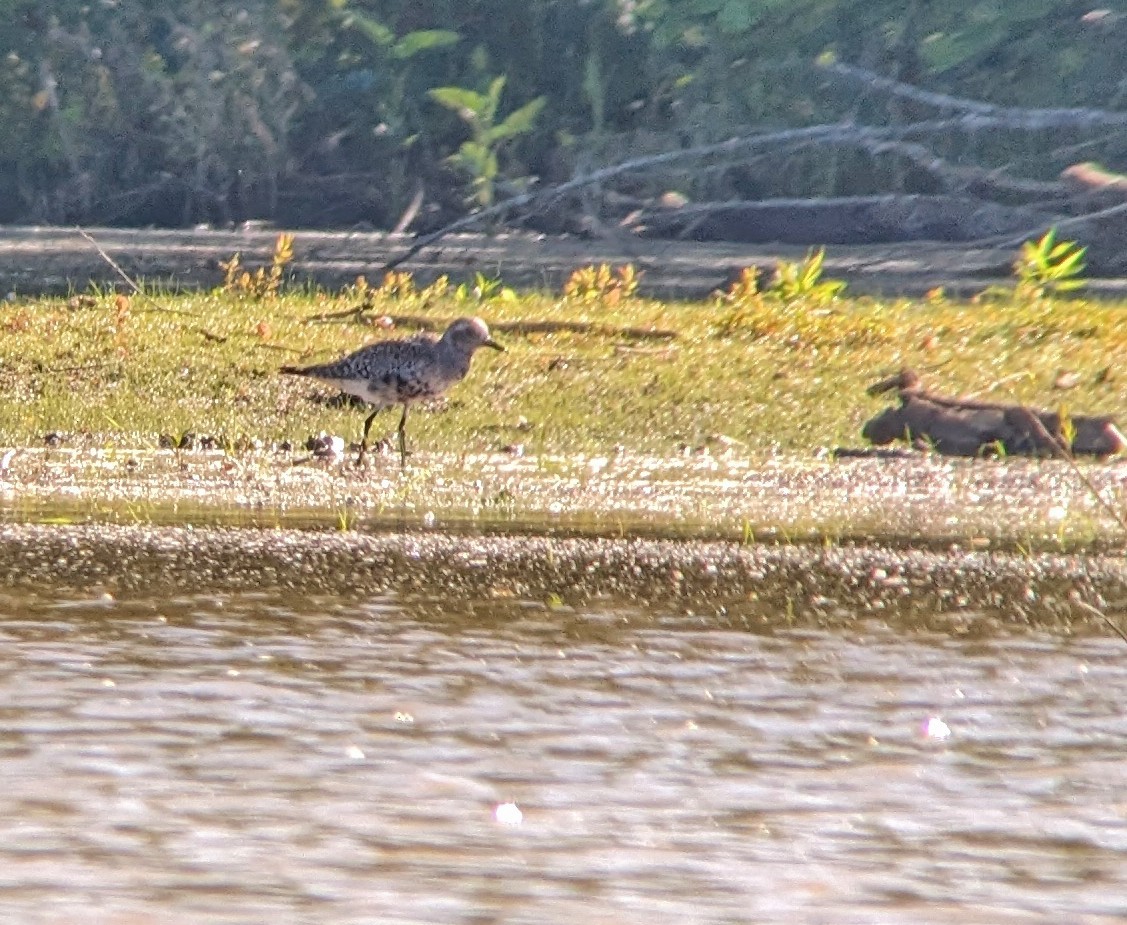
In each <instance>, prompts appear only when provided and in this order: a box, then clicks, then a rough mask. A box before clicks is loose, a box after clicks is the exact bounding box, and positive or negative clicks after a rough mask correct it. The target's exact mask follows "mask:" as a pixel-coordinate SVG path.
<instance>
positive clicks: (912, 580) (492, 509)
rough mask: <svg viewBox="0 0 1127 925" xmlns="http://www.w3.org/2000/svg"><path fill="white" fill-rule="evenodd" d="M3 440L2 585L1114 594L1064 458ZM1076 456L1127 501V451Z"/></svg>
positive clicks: (746, 600)
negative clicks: (243, 450)
mask: <svg viewBox="0 0 1127 925" xmlns="http://www.w3.org/2000/svg"><path fill="white" fill-rule="evenodd" d="M2 458H3V461H4V466H3V469H2V471H0V502H2V509H3V511H4V513H5V514H6V519H7V520H8V523H7V524H6V525H4V526H3V528H2V530H0V583H3V584H7V585H12V586H30V587H38V586H42V585H50V586H56V587H57V586H60V585H62V586H68V587H73V588H75V589H80V590H81V591H82V592H83V593H86V592H91V593H101V591H108V592H109V593H113V594H117V593H132V592H146V593H152V592H154V591H157V590H162V589H176V590H181V591H199V590H203V589H216V590H233V589H244V590H247V589H264V588H273V589H292V590H293V591H295V592H300V593H330V594H341V593H345V594H347V593H359V594H372V593H378V592H382V591H402V592H411V593H414V592H418V593H457V594H465V595H470V596H475V597H484V598H488V597H492V596H505V597H509V596H517V597H521V598H528V599H531V600H539V601H548V600H551V601H558V602H562V603H564V604H576V603H579V602H581V601H583V600H587V599H590V598H592V597H600V596H604V595H610V596H612V597H613V598H615V599H618V600H623V601H646V602H655V601H668V602H669V603H670V604H673V605H675V606H678V607H690V608H691V607H698V606H700V607H705V608H706V609H708V610H710V611H711V612H713V613H718V612H721V611H723V612H726V613H729V614H741V615H742V616H741V619H755V617H756V615H757V614H761V613H772V614H774V615H775V616H777V615H778V613H779V612H780V608H782V609H783V610H784V611H785V612H787V613H791V614H794V615H795V618H796V619H798V618H802V619H814V620H817V621H819V622H824V621H826V620H831V621H832V620H838V619H849V620H852V619H856V618H857V617H858V615H864V614H866V613H874V614H880V613H889V614H891V613H900V612H905V611H906V612H911V613H913V614H916V615H918V616H919V617H920V618H921V619H926V620H933V619H935V620H947V619H955V620H957V621H964V620H968V619H969V620H975V619H980V618H985V617H987V616H989V617H991V618H994V617H998V616H1004V617H1006V618H1007V619H1012V618H1016V619H1021V620H1053V621H1056V620H1073V619H1077V618H1083V619H1090V618H1091V614H1090V612H1089V610H1088V609H1087V608H1089V607H1093V606H1094V607H1098V608H1104V609H1108V608H1110V612H1112V613H1114V612H1115V610H1116V609H1117V608H1123V606H1124V601H1127V559H1125V558H1124V557H1123V555H1122V553H1121V550H1122V548H1123V545H1124V537H1123V535H1122V532H1123V531H1122V528H1121V526H1120V525H1119V524H1118V523H1117V522H1116V521H1114V520H1113V519H1112V518H1111V517H1110V516H1107V515H1105V514H1103V513H1102V512H1101V510H1100V508H1099V505H1098V504H1097V503H1096V501H1095V500H1094V498H1093V496H1092V492H1091V489H1090V488H1089V487H1088V486H1087V485H1085V484H1084V483H1083V482H1082V481H1081V480H1080V479H1078V478H1077V477H1076V475H1075V474H1074V473H1073V472H1072V471H1071V470H1070V469H1069V468H1068V467H1067V466H1066V465H1065V464H1063V463H1058V462H1021V461H1008V462H1005V463H997V462H968V461H958V460H944V459H936V458H926V457H920V458H916V459H906V460H905V459H899V460H880V459H859V460H847V461H837V462H834V461H831V460H805V461H795V460H789V461H786V460H778V461H766V462H764V461H760V462H757V463H754V464H753V463H751V462H749V461H748V460H745V459H741V458H740V457H738V456H736V455H731V456H727V457H725V456H723V455H721V456H712V455H707V454H703V455H702V454H695V455H693V456H690V457H686V458H684V459H678V460H668V459H666V460H659V459H649V458H643V457H627V456H623V457H616V458H572V459H556V458H547V459H545V458H535V459H529V458H512V457H508V456H505V455H503V454H494V455H491V456H487V457H454V456H439V455H436V456H427V455H421V456H419V457H416V458H413V459H412V461H411V463H410V464H409V465H408V468H407V470H406V471H405V472H401V471H400V470H399V467H398V464H397V463H396V462H395V461H394V460H391V459H389V458H378V459H377V460H376V461H375V464H374V465H373V466H372V467H371V468H369V469H365V470H359V471H358V470H356V469H355V468H354V467H353V466H352V465H351V464H350V462H349V461H344V462H329V463H326V462H322V461H317V460H309V461H306V462H299V463H298V464H295V462H294V458H293V457H292V455H290V454H267V453H261V452H256V453H248V454H246V455H244V456H241V457H240V456H229V455H227V454H224V453H221V452H192V453H176V452H174V451H168V450H165V451H148V452H139V451H137V452H130V451H127V450H122V449H114V450H91V449H87V450H62V449H49V450H48V449H36V450H30V449H19V450H15V451H12V452H11V453H4V454H3V457H2ZM1084 472H1085V474H1086V475H1087V476H1088V477H1089V479H1090V480H1091V481H1092V482H1093V484H1094V485H1095V486H1096V487H1097V488H1099V489H1100V490H1102V491H1103V492H1104V493H1105V495H1106V496H1107V498H1108V499H1109V500H1111V501H1112V502H1113V503H1115V504H1117V506H1118V509H1120V510H1122V509H1123V507H1124V505H1123V498H1124V485H1125V483H1127V464H1124V463H1112V464H1107V465H1102V466H1089V467H1086V468H1085V469H1084ZM1054 547H1055V549H1054ZM1056 550H1065V552H1067V554H1065V552H1061V551H1056ZM944 614H948V615H950V616H949V617H947V616H943V615H944Z"/></svg>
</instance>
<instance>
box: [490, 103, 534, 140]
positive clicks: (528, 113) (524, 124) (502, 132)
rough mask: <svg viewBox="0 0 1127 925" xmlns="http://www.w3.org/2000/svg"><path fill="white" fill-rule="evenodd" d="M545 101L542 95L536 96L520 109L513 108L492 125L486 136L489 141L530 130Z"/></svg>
mask: <svg viewBox="0 0 1127 925" xmlns="http://www.w3.org/2000/svg"><path fill="white" fill-rule="evenodd" d="M546 102H547V100H546V98H545V97H543V96H538V97H536V99H534V100H530V101H529V102H527V103H525V104H524V105H523V106H521V107H520V109H516V110H513V112H511V113H509V114H508V115H507V116H506V117H505V120H504V121H503V122H502V123H501V124H500V125H497V126H494V128H492V129H491V130H490V131H489V132H488V133H486V137H487V138H489V139H490V140H491V141H500V140H501V139H504V138H512V137H513V136H514V135H523V134H525V133H526V132H530V131H532V126H533V123H534V122H535V121H536V117H537V116H538V115H539V114H540V110H542V109H543V108H544V104H545V103H546Z"/></svg>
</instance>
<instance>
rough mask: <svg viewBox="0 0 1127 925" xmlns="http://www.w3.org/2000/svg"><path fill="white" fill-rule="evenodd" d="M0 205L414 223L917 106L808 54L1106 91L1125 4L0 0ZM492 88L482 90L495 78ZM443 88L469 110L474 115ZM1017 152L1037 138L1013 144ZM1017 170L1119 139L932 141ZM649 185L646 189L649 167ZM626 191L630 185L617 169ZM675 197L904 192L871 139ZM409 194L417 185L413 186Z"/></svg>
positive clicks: (1120, 44) (690, 182)
mask: <svg viewBox="0 0 1127 925" xmlns="http://www.w3.org/2000/svg"><path fill="white" fill-rule="evenodd" d="M0 11H3V13H4V14H5V15H4V16H3V18H2V19H0V116H2V118H3V122H4V126H5V132H4V133H3V134H2V135H0V184H2V189H3V193H4V195H3V196H2V197H0V220H3V221H9V222H11V221H38V222H53V223H68V222H83V223H94V222H98V223H118V224H145V223H157V224H164V225H181V224H191V223H196V222H202V221H206V222H213V223H226V222H231V221H238V220H242V219H248V218H262V219H273V220H276V221H279V222H282V223H286V224H291V225H334V226H348V225H352V224H355V223H360V222H364V223H367V224H370V225H372V226H374V227H381V228H382V227H391V226H393V225H394V224H395V223H396V221H397V220H398V218H399V217H400V215H401V214H402V213H404V211H405V210H407V209H408V208H409V206H410V204H411V202H412V201H413V200H415V201H417V202H421V204H422V207H421V212H420V213H419V214H418V215H417V216H416V217H415V219H414V224H413V225H412V227H413V228H415V229H419V228H427V227H433V226H435V225H436V224H439V223H441V222H442V221H444V220H447V219H449V218H450V217H452V216H454V215H456V214H458V213H459V212H461V211H464V210H466V209H468V208H471V207H473V206H474V205H476V204H484V203H486V202H489V201H492V200H493V199H494V198H495V197H496V196H503V195H506V194H508V193H511V192H512V191H514V190H516V189H520V188H522V184H524V183H527V182H530V180H531V179H532V178H536V179H537V180H538V182H540V183H541V184H544V183H555V182H560V181H562V180H565V179H567V178H569V177H571V176H572V175H573V174H574V173H575V172H576V171H577V170H587V169H591V168H593V167H597V166H603V165H605V164H613V163H616V162H618V161H621V160H624V159H626V158H628V157H637V156H639V155H643V154H646V153H657V152H661V151H669V150H677V149H680V148H685V147H691V146H693V145H699V144H705V143H709V142H715V141H717V140H721V139H724V138H728V137H730V136H732V135H737V134H740V133H742V132H745V131H747V130H749V129H750V128H751V127H753V126H761V125H764V124H769V125H779V126H783V125H808V124H812V123H819V122H834V121H838V120H843V119H858V120H863V121H869V122H873V123H879V122H881V121H888V120H890V119H896V120H904V119H913V118H929V117H931V116H933V115H934V111H933V110H928V109H927V108H926V107H922V106H919V105H917V104H914V103H913V102H912V101H910V100H908V101H905V100H903V99H897V98H890V97H889V96H887V95H882V94H880V93H877V92H870V91H867V90H866V89H865V88H863V87H859V86H858V85H857V84H850V83H846V82H844V81H841V80H838V79H835V78H834V77H833V75H829V74H827V73H826V72H825V71H822V70H819V69H818V68H817V67H816V65H815V62H816V60H817V59H818V58H819V56H826V55H830V56H833V57H835V58H836V59H837V60H841V61H846V62H851V63H855V64H859V65H862V66H864V67H865V68H868V69H870V70H872V71H875V72H878V73H881V74H885V75H888V76H892V77H895V78H897V79H898V80H902V81H905V82H908V83H913V84H916V85H919V86H922V87H926V88H928V89H931V90H937V91H941V92H946V93H953V94H958V95H962V96H968V97H974V98H977V99H982V100H987V101H991V102H995V103H1000V104H1005V105H1015V106H1091V107H1100V108H1104V109H1116V108H1119V107H1121V106H1122V104H1123V97H1124V94H1125V93H1127V82H1124V81H1123V79H1122V76H1121V62H1122V60H1123V57H1124V50H1125V49H1127V2H1122V0H1118V2H1112V3H1106V4H1103V6H1102V7H1101V8H1100V9H1098V10H1096V9H1093V8H1092V6H1091V5H1090V4H1087V3H1077V2H1069V0H1023V2H1021V3H1009V4H1007V3H998V2H996V0H956V2H952V3H943V4H940V3H932V2H928V0H900V2H891V0H883V2H882V0H587V2H577V0H519V2H516V0H491V2H486V0H460V2H452V0H410V2H408V0H237V2H235V0H177V2H170V0H156V2H153V0H148V2H144V0H118V2H114V3H110V2H88V0H82V2H80V0H53V2H46V3H44V2H40V0H0ZM502 78H503V79H502ZM459 100H460V101H462V102H463V103H465V102H469V103H473V102H474V101H477V102H478V103H480V107H479V108H478V110H475V109H474V107H473V106H472V105H469V106H467V105H461V106H460V105H459V102H458V101H459ZM1031 148H1032V150H1031ZM941 153H942V154H943V155H945V156H947V157H951V158H961V157H965V156H972V157H973V158H974V159H975V160H979V161H982V162H984V163H990V162H991V161H993V162H994V163H998V164H1005V165H1007V166H1008V167H1009V168H1011V169H1017V170H1018V171H1019V172H1022V173H1025V174H1027V175H1030V176H1054V175H1055V174H1056V173H1057V172H1058V171H1059V170H1060V169H1061V168H1062V167H1063V166H1066V165H1067V164H1069V163H1071V162H1072V160H1076V159H1101V160H1103V161H1104V162H1105V163H1106V164H1107V165H1108V166H1110V167H1113V168H1116V167H1118V166H1119V164H1117V162H1116V161H1117V158H1118V157H1119V156H1121V155H1123V154H1124V153H1127V152H1125V151H1124V146H1123V143H1122V141H1121V140H1120V139H1119V137H1118V136H1117V135H1116V136H1110V137H1109V138H1108V139H1106V140H1104V141H1102V142H1101V144H1100V145H1099V146H1096V147H1094V148H1088V149H1085V150H1084V151H1083V152H1079V153H1078V152H1076V151H1073V150H1071V149H1070V148H1069V146H1068V145H1067V144H1066V143H1065V142H1064V141H1062V140H1061V139H1058V138H1052V139H1048V140H1047V141H1046V143H1044V144H1042V143H1038V144H1036V145H1032V146H1031V145H1030V143H1029V139H1028V136H1027V135H1023V136H1021V137H1018V138H1006V137H1004V135H1003V137H995V136H992V137H990V138H987V139H982V138H973V139H972V138H961V137H960V138H952V139H949V140H948V141H947V144H946V150H944V151H942V152H941ZM662 179H664V181H665V182H668V177H666V178H655V182H658V183H659V185H660V182H661V180H662ZM638 182H639V183H641V181H640V180H639V181H638ZM675 182H676V185H677V186H678V187H680V188H681V190H682V192H685V193H688V194H690V195H694V196H700V195H702V194H707V195H709V196H713V197H724V196H732V195H742V196H759V195H812V194H825V193H850V192H864V191H869V190H877V189H888V188H905V189H911V188H912V177H911V171H908V170H905V168H904V165H903V164H898V163H896V162H895V161H894V160H887V159H886V160H884V161H881V160H880V159H874V158H873V157H872V155H871V153H866V152H840V153H838V154H836V155H833V156H832V157H830V158H827V157H826V156H824V155H823V154H819V155H818V156H815V155H813V154H811V155H810V156H802V157H795V156H794V155H793V152H781V153H778V154H777V155H775V158H774V160H772V159H771V158H769V157H766V156H765V157H763V158H760V160H759V161H755V160H749V161H748V163H746V164H744V165H742V166H741V168H740V169H739V170H732V169H731V168H730V166H728V165H724V166H722V167H721V166H718V167H715V168H713V169H709V168H708V167H707V165H705V167H703V168H702V167H700V165H697V168H696V170H695V171H694V172H693V173H692V174H691V175H688V176H685V175H683V176H680V177H679V178H677V180H676V181H675ZM420 190H421V191H422V195H421V196H419V191H420Z"/></svg>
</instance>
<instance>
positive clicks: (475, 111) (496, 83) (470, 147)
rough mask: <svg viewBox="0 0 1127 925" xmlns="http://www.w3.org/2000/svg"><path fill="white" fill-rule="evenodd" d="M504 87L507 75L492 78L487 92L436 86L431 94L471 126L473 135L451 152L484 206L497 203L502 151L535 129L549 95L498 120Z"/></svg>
mask: <svg viewBox="0 0 1127 925" xmlns="http://www.w3.org/2000/svg"><path fill="white" fill-rule="evenodd" d="M504 89H505V78H504V76H501V77H495V78H494V79H493V80H492V81H491V82H490V84H489V89H488V90H487V91H486V92H485V93H478V92H477V91H476V90H470V89H469V88H467V87H435V88H434V89H433V90H431V91H430V94H429V95H430V97H431V99H433V100H434V101H435V102H436V103H439V104H440V105H442V106H445V107H446V108H447V109H450V110H453V111H454V112H455V113H457V114H458V118H459V119H461V120H462V121H463V122H465V123H466V124H467V125H468V126H469V127H470V132H471V137H470V138H469V139H468V140H467V141H464V142H462V144H461V146H460V147H459V148H458V150H457V152H456V153H454V154H452V155H450V158H449V161H450V163H452V164H454V165H455V166H456V167H458V168H459V169H461V170H464V171H465V172H466V173H468V174H469V175H470V177H471V178H472V181H473V187H474V196H473V198H474V200H475V201H476V202H477V204H478V205H480V206H482V207H488V206H491V205H492V204H493V200H494V195H495V192H496V183H497V178H498V176H500V161H499V156H498V155H499V153H500V150H501V148H502V146H503V145H504V144H505V142H507V141H509V140H511V139H513V138H516V137H517V136H518V135H524V134H526V133H528V132H530V131H532V128H533V126H534V124H535V122H536V117H537V116H538V115H539V114H540V110H541V109H543V108H544V103H545V98H544V97H542V96H538V97H536V99H534V100H530V101H529V102H527V103H525V104H524V105H523V106H521V107H520V108H519V109H516V110H514V111H513V112H511V113H509V115H507V116H506V117H505V118H504V119H502V120H501V121H500V122H498V121H497V117H498V110H499V109H500V108H501V92H502V91H503V90H504Z"/></svg>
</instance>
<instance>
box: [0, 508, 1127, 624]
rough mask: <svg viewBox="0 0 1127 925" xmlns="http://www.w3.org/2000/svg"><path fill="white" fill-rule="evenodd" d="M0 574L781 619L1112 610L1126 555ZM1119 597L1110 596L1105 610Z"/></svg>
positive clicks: (934, 619) (643, 546)
mask: <svg viewBox="0 0 1127 925" xmlns="http://www.w3.org/2000/svg"><path fill="white" fill-rule="evenodd" d="M0 584H4V585H8V586H20V587H31V588H41V587H44V586H50V587H53V588H58V587H59V586H63V587H73V588H76V589H81V590H82V591H85V592H88V593H91V594H110V595H119V594H128V593H131V592H143V593H145V594H149V595H151V594H154V593H160V592H164V591H168V592H174V591H179V592H201V591H209V590H214V591H217V592H218V591H225V590H236V589H239V590H253V589H264V590H265V589H272V590H273V589H282V590H290V591H293V592H295V593H301V594H333V595H338V594H358V595H366V594H374V593H380V592H388V591H394V592H409V593H416V594H418V593H421V594H425V595H439V596H445V595H455V596H458V597H459V598H462V599H466V600H481V599H490V598H521V599H526V600H530V601H543V602H547V603H548V606H550V607H566V606H569V605H573V604H580V603H582V602H583V601H585V600H590V599H592V598H595V597H608V596H609V597H611V598H613V599H616V600H622V601H628V602H638V603H646V604H648V605H651V606H652V605H659V606H660V605H667V606H674V607H678V608H689V609H701V611H702V613H709V612H711V613H723V614H724V615H725V616H726V617H728V618H732V617H743V618H745V619H747V620H749V621H753V622H754V621H755V620H756V619H757V618H762V619H768V618H770V619H771V620H772V621H773V622H777V620H778V617H779V615H780V614H784V615H788V616H791V617H792V618H793V619H794V620H801V621H804V622H806V621H815V622H817V623H820V624H824V623H848V622H852V621H855V620H857V619H864V618H865V617H866V616H878V617H879V616H888V617H891V616H897V615H898V616H912V617H916V618H918V619H920V620H923V621H925V622H927V623H929V624H930V623H935V624H936V625H937V626H944V627H946V628H947V629H951V628H952V627H956V628H958V627H963V628H964V629H968V630H969V629H970V628H971V627H972V626H973V625H974V624H975V623H977V622H979V621H982V620H989V621H996V620H1007V621H1013V620H1017V621H1023V622H1035V623H1045V622H1052V623H1062V624H1064V623H1073V622H1080V621H1088V620H1090V619H1092V618H1093V613H1092V611H1091V610H1090V608H1091V607H1100V608H1107V607H1108V606H1109V603H1108V602H1109V601H1110V602H1112V610H1111V615H1112V616H1114V615H1115V613H1116V612H1115V609H1114V608H1115V606H1118V607H1119V608H1120V609H1122V602H1123V600H1124V599H1125V597H1127V563H1125V562H1124V560H1123V559H1122V558H1118V557H1116V558H1112V557H1084V558H1080V557H1069V556H1051V555H1041V556H1009V555H1003V554H997V553H984V552H973V551H965V550H951V551H948V552H947V553H933V552H924V551H918V550H916V551H907V552H905V551H894V550H888V549H883V548H879V547H835V548H828V549H827V548H818V547H814V546H809V545H808V546H764V545H755V546H741V545H739V544H735V543H723V542H693V543H688V542H678V541H672V540H642V539H622V540H615V539H607V538H553V537H544V536H537V537H530V536H524V537H513V536H492V537H487V536H473V537H471V536H464V535H463V536H451V535H445V534H439V533H423V532H404V533H390V534H380V535H372V534H361V533H353V532H349V533H341V532H333V533H331V532H317V531H309V530H305V531H301V530H250V529H237V528H211V529H191V528H186V527H159V528H158V527H150V526H111V525H105V524H102V525H84V526H67V527H59V526H47V525H35V524H24V525H6V526H3V527H0ZM1115 602H1118V604H1117V605H1116V603H1115Z"/></svg>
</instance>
